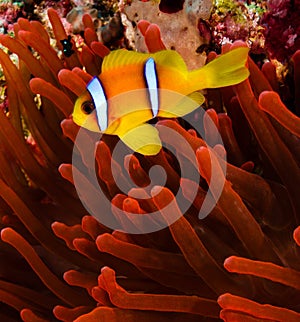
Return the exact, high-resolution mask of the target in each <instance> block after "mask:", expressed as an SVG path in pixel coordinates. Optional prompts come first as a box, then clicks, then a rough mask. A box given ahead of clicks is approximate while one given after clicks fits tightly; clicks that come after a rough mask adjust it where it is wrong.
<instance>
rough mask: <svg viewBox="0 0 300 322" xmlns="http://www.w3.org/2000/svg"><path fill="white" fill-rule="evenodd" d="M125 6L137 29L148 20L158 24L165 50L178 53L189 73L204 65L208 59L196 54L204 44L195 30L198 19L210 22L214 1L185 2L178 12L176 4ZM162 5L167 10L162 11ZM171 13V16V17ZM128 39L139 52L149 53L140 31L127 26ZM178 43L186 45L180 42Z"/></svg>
mask: <svg viewBox="0 0 300 322" xmlns="http://www.w3.org/2000/svg"><path fill="white" fill-rule="evenodd" d="M124 2H125V4H124V5H121V12H123V13H124V14H125V15H126V17H127V18H128V19H129V21H130V22H131V23H133V24H134V27H135V26H137V24H138V23H139V21H140V20H147V21H151V23H153V24H157V25H158V27H159V30H160V32H161V39H162V41H163V42H164V44H165V45H166V47H167V48H171V49H174V50H176V51H178V52H179V53H180V55H181V56H182V57H183V58H184V59H185V61H186V63H187V66H188V68H189V69H195V68H197V67H199V65H203V64H204V61H205V57H204V56H202V55H199V53H198V52H197V49H198V48H199V47H200V46H201V45H202V44H203V40H202V39H201V37H200V35H199V32H198V30H197V28H196V26H197V21H198V19H200V18H201V19H207V18H208V17H209V15H210V10H211V8H212V1H210V0H206V1H184V3H183V4H182V10H179V11H177V9H176V8H177V5H178V2H177V1H174V2H173V1H172V2H171V1H165V2H159V1H158V2H156V1H147V2H142V1H139V0H133V1H130V2H129V4H128V3H126V1H124ZM161 5H163V6H164V7H165V8H166V9H165V10H163V11H162V10H161ZM174 5H175V9H174V7H173V6H174ZM167 8H169V10H167ZM172 9H174V10H172ZM166 12H168V13H166ZM170 12H172V15H171V14H170ZM127 37H128V38H130V40H131V43H132V44H133V45H134V47H135V48H136V49H137V50H138V51H141V52H144V51H147V46H146V44H145V42H144V37H143V36H142V34H141V32H139V30H138V29H137V28H134V29H133V30H132V28H129V26H128V27H127ZM178 39H181V40H184V41H178ZM147 45H148V44H147Z"/></svg>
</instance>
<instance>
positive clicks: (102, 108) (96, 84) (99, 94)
mask: <svg viewBox="0 0 300 322" xmlns="http://www.w3.org/2000/svg"><path fill="white" fill-rule="evenodd" d="M87 90H88V92H89V93H90V95H91V97H92V99H93V103H94V106H95V109H96V115H97V121H98V125H99V128H100V130H101V131H102V132H103V131H105V130H106V129H107V127H108V106H107V105H108V104H107V100H106V96H105V92H104V88H103V86H102V84H101V81H100V79H99V78H98V77H94V78H93V79H92V80H91V81H90V82H89V83H88V85H87Z"/></svg>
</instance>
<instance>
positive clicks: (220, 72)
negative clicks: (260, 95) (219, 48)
mask: <svg viewBox="0 0 300 322" xmlns="http://www.w3.org/2000/svg"><path fill="white" fill-rule="evenodd" d="M248 51H249V48H248V47H239V48H236V49H233V50H231V51H229V52H228V53H226V54H223V55H221V56H219V57H217V58H216V59H214V60H213V61H211V62H209V63H208V64H207V65H205V66H203V67H202V68H200V69H197V70H193V71H191V72H190V73H189V75H188V82H189V84H190V86H191V92H194V91H196V90H199V89H204V88H218V87H224V86H230V85H235V84H238V83H240V82H242V81H243V80H245V79H246V78H247V77H248V76H249V70H248V68H247V67H246V62H247V58H248Z"/></svg>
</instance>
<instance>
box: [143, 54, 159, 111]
mask: <svg viewBox="0 0 300 322" xmlns="http://www.w3.org/2000/svg"><path fill="white" fill-rule="evenodd" d="M144 77H145V82H146V85H147V88H148V94H149V101H150V105H151V110H152V114H153V117H156V116H157V114H158V109H159V95H158V78H157V72H156V65H155V61H154V59H153V58H149V59H148V60H147V61H146V62H145V65H144Z"/></svg>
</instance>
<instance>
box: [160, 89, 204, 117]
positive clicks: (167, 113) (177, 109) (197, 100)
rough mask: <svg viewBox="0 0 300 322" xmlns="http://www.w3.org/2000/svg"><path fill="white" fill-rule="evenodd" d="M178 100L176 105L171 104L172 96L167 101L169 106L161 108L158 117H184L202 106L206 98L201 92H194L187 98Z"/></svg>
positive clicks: (182, 97) (183, 97)
mask: <svg viewBox="0 0 300 322" xmlns="http://www.w3.org/2000/svg"><path fill="white" fill-rule="evenodd" d="M168 95H169V94H168ZM176 100H177V101H176V102H175V104H174V105H173V104H172V103H170V102H172V95H170V98H169V100H166V101H168V102H169V103H168V105H167V106H161V107H160V110H159V112H158V116H160V117H165V118H175V117H182V116H184V115H186V114H189V113H191V112H193V111H194V110H195V109H196V108H198V107H199V106H201V105H202V104H203V103H204V101H205V98H204V96H203V95H202V94H201V93H200V92H194V93H191V94H189V95H187V96H181V97H180V99H178V97H177V98H176ZM164 105H166V104H164Z"/></svg>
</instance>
